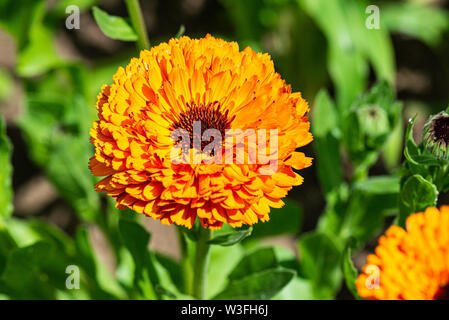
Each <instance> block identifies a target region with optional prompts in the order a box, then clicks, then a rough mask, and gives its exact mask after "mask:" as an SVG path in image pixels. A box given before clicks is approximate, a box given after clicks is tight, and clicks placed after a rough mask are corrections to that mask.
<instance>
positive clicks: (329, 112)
mask: <svg viewBox="0 0 449 320" xmlns="http://www.w3.org/2000/svg"><path fill="white" fill-rule="evenodd" d="M313 110H314V111H313V121H312V133H313V135H314V136H315V142H314V148H315V151H316V153H317V159H318V160H317V165H318V177H319V179H320V182H321V185H322V186H323V188H324V191H325V192H326V193H327V194H328V193H329V192H331V191H332V190H335V189H336V188H339V187H340V185H341V184H342V182H343V173H342V171H341V167H342V166H341V158H340V140H339V137H340V129H339V118H338V117H339V116H338V114H337V110H336V107H335V105H334V103H333V101H332V99H331V98H330V97H329V95H328V93H327V92H326V91H320V92H319V93H318V95H317V96H316V98H315V102H314V107H313Z"/></svg>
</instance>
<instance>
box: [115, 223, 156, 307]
mask: <svg viewBox="0 0 449 320" xmlns="http://www.w3.org/2000/svg"><path fill="white" fill-rule="evenodd" d="M119 231H120V236H121V238H122V241H123V244H124V245H125V247H126V248H127V249H128V250H129V252H130V253H131V256H132V257H133V260H134V263H135V266H136V270H135V276H134V282H135V285H136V286H137V287H138V288H139V289H140V290H141V292H142V294H143V296H144V297H145V298H147V299H156V298H157V296H156V292H155V288H154V284H155V283H156V280H155V278H157V274H156V270H155V269H154V266H153V262H152V261H151V260H152V259H151V257H150V253H149V249H148V245H149V243H150V234H149V233H148V231H147V230H145V228H144V227H142V226H141V225H140V224H138V223H137V222H135V221H128V220H126V219H124V218H122V219H120V221H119ZM152 280H153V281H152Z"/></svg>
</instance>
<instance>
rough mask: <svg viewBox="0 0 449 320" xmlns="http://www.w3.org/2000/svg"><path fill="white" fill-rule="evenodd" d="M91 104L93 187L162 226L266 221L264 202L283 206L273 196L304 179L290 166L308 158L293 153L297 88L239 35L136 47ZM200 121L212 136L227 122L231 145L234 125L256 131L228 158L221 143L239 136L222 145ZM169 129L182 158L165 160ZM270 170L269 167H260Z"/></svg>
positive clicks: (300, 141) (306, 137) (303, 126)
mask: <svg viewBox="0 0 449 320" xmlns="http://www.w3.org/2000/svg"><path fill="white" fill-rule="evenodd" d="M97 109H98V117H99V120H98V121H96V122H95V123H94V125H93V128H92V129H91V142H92V143H93V144H94V145H95V155H94V156H93V157H92V158H91V160H90V163H89V167H90V169H91V171H92V173H93V174H94V175H96V176H105V178H104V179H103V180H101V181H100V182H98V183H97V184H96V186H95V187H96V190H97V191H104V192H107V193H108V194H109V195H111V196H112V197H113V198H114V199H115V200H116V201H117V207H118V208H120V209H124V208H130V209H132V210H134V211H136V212H139V213H143V214H145V215H147V216H150V217H153V218H154V219H158V220H160V221H161V222H162V223H164V224H172V223H175V224H178V225H182V226H185V227H187V228H191V227H192V225H193V224H194V222H195V220H196V218H197V217H198V218H199V220H200V222H201V224H202V225H203V227H207V228H210V229H212V230H214V229H219V228H221V227H222V225H223V223H228V224H229V225H230V226H232V227H241V226H242V225H244V224H245V225H252V224H254V223H257V222H258V221H259V220H260V221H267V220H269V212H270V208H271V207H274V208H279V207H281V206H282V205H283V204H284V203H283V202H282V200H281V198H283V197H285V196H286V194H287V192H288V191H289V190H290V189H291V188H292V186H294V185H300V184H301V183H302V181H303V178H302V177H301V176H299V175H298V174H297V173H295V172H294V171H293V170H292V168H294V169H297V170H300V169H303V168H305V167H308V166H310V165H311V162H312V159H311V158H308V157H306V156H305V155H304V153H301V152H296V151H295V150H296V149H297V148H298V147H302V146H304V145H306V144H308V143H310V142H311V141H312V135H311V134H310V132H309V129H310V124H309V121H308V118H307V114H308V111H309V107H308V104H307V102H306V101H305V100H304V99H303V98H302V97H301V94H300V93H299V92H295V93H293V92H291V87H290V86H289V85H286V83H285V81H284V80H282V79H281V77H280V75H279V74H278V73H276V72H275V70H274V66H273V62H272V60H271V59H270V56H269V55H267V54H260V53H255V52H254V51H252V50H251V49H250V48H246V49H245V50H243V51H239V47H238V45H237V43H235V42H226V41H224V40H221V39H215V38H214V37H212V36H210V35H208V36H206V37H205V38H202V39H190V38H188V37H182V38H180V39H171V40H170V41H169V42H168V43H162V44H160V45H158V46H156V47H153V48H152V49H151V50H150V51H147V50H144V51H142V52H141V53H140V57H139V58H138V59H137V58H133V59H132V60H131V62H130V63H129V64H128V66H126V68H119V69H118V71H117V73H116V74H115V75H114V77H113V84H112V85H104V86H103V88H102V90H101V93H100V94H99V96H98V102H97ZM208 129H214V130H215V131H214V132H215V133H216V132H218V134H220V135H227V133H228V131H229V130H231V131H233V130H234V131H235V132H234V135H232V134H231V142H232V143H233V141H234V140H233V139H236V138H238V137H241V133H238V132H239V130H241V131H242V132H247V130H254V132H257V143H254V142H256V141H253V142H252V143H248V145H247V147H246V148H243V153H242V154H243V156H242V154H241V155H240V156H239V155H238V151H237V152H236V153H237V156H236V155H235V154H234V153H232V154H231V156H230V157H229V155H228V154H227V153H226V152H224V150H225V149H226V150H231V151H236V149H237V144H236V145H235V146H232V144H231V147H230V148H229V141H228V140H227V138H226V139H223V140H219V139H218V138H217V137H215V136H213V137H214V138H213V139H211V137H210V136H207V137H205V132H207V130H208ZM176 130H181V133H182V130H184V131H183V132H185V133H186V134H187V139H188V141H187V142H186V141H184V140H182V144H181V146H182V147H183V148H186V149H188V151H187V152H186V153H185V152H183V153H182V154H183V155H182V156H181V157H180V159H181V160H184V161H173V154H175V155H179V152H180V151H179V150H181V149H179V145H180V144H179V141H180V137H179V136H178V137H177V138H176V137H175V138H173V135H172V134H173V132H174V131H176ZM198 130H200V131H201V132H200V134H198V132H197V131H198ZM264 130H265V131H264ZM236 132H237V133H236ZM260 132H262V133H266V135H265V136H264V135H259V133H260ZM273 132H274V133H276V136H275V138H274V136H273V137H272V136H271V135H270V134H271V133H273ZM243 138H244V137H243ZM216 139H217V140H216ZM264 139H265V140H264ZM263 140H264V141H263ZM211 141H212V142H211ZM244 141H246V140H244ZM262 142H264V143H262ZM210 145H212V146H213V147H216V148H214V149H213V150H212V152H209V153H206V156H203V157H202V158H201V161H200V162H198V161H193V162H192V161H190V162H189V161H185V160H191V157H192V156H193V157H194V158H195V157H196V156H197V154H198V152H203V153H204V150H205V149H207V148H208V147H210ZM257 147H258V148H259V150H258V151H259V152H262V153H263V156H261V154H257V155H258V157H257V161H256V160H255V159H254V155H255V153H254V152H251V151H254V150H255V148H257ZM274 147H276V148H274ZM176 148H178V149H176ZM240 149H241V148H240ZM173 150H175V151H177V152H174V153H173ZM182 150H184V149H182ZM208 150H209V149H208ZM273 150H274V151H273ZM222 151H223V153H222ZM239 151H242V150H239ZM207 154H208V155H207ZM273 155H275V160H276V161H271V160H273V159H274V157H273ZM264 156H265V158H264ZM186 158H188V159H186ZM211 158H213V159H215V160H218V161H215V162H214V161H208V160H211ZM237 158H239V159H240V160H242V159H243V158H244V159H245V162H241V161H240V162H239V161H238V160H239V159H237ZM261 159H262V160H267V159H270V161H269V162H268V161H261ZM222 160H223V161H222ZM225 160H226V161H225ZM250 160H252V161H250ZM273 163H274V165H273ZM268 168H274V169H275V170H274V171H273V172H272V173H270V174H267V172H264V171H263V169H268Z"/></svg>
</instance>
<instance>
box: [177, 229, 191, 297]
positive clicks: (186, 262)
mask: <svg viewBox="0 0 449 320" xmlns="http://www.w3.org/2000/svg"><path fill="white" fill-rule="evenodd" d="M178 239H179V247H180V249H181V269H182V275H183V280H184V281H183V282H184V283H183V284H184V288H183V289H184V292H185V293H187V294H189V295H192V294H193V292H192V290H193V288H192V281H193V274H192V264H191V262H190V255H189V252H188V248H187V241H186V237H185V235H184V233H183V232H182V231H181V230H180V229H178Z"/></svg>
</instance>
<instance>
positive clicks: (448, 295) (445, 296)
mask: <svg viewBox="0 0 449 320" xmlns="http://www.w3.org/2000/svg"><path fill="white" fill-rule="evenodd" d="M434 298H435V300H449V284H448V285H446V286H444V287H441V288H440V290H438V291H437V293H436V294H435V297H434Z"/></svg>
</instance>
